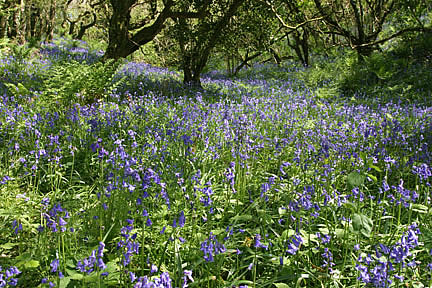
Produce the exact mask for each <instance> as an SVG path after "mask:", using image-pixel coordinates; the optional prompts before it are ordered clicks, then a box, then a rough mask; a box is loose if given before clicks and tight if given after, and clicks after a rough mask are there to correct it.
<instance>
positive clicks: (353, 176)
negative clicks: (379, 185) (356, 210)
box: [347, 171, 366, 187]
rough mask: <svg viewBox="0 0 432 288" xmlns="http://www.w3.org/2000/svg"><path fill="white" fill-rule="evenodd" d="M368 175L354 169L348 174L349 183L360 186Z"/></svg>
mask: <svg viewBox="0 0 432 288" xmlns="http://www.w3.org/2000/svg"><path fill="white" fill-rule="evenodd" d="M365 179H366V177H365V176H364V175H361V174H360V173H358V172H356V171H354V172H351V173H350V174H348V177H347V181H348V184H350V185H351V186H353V187H359V186H361V185H363V183H364V181H365Z"/></svg>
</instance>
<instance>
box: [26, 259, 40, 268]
mask: <svg viewBox="0 0 432 288" xmlns="http://www.w3.org/2000/svg"><path fill="white" fill-rule="evenodd" d="M39 265H40V263H39V261H37V260H33V259H32V260H30V261H27V262H25V263H24V267H25V268H37V267H39Z"/></svg>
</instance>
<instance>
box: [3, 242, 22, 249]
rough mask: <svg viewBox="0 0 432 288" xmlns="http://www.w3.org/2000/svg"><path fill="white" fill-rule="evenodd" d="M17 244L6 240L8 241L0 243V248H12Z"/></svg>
mask: <svg viewBox="0 0 432 288" xmlns="http://www.w3.org/2000/svg"><path fill="white" fill-rule="evenodd" d="M17 245H18V243H10V242H8V243H5V244H3V245H1V246H0V248H2V249H5V250H10V249H12V248H13V247H15V246H17Z"/></svg>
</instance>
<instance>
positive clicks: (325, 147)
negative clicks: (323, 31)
mask: <svg viewBox="0 0 432 288" xmlns="http://www.w3.org/2000/svg"><path fill="white" fill-rule="evenodd" d="M101 55H103V52H100V51H94V50H92V49H90V48H89V47H88V46H87V45H86V44H85V43H84V42H79V43H78V44H76V43H75V45H70V43H69V42H68V41H66V40H61V39H60V40H57V41H56V42H53V43H44V44H42V45H41V48H40V49H38V50H37V51H35V52H34V53H31V54H30V55H28V56H26V57H19V55H17V54H15V55H6V54H5V55H3V56H2V58H1V59H0V97H1V101H0V195H1V201H0V235H1V237H0V287H12V286H16V287H64V288H65V287H98V288H100V287H276V288H287V287H432V205H431V204H432V188H431V183H432V164H431V163H432V162H431V160H432V106H430V105H428V104H427V103H418V102H409V101H405V102H404V101H402V100H400V99H394V101H387V100H386V101H379V100H380V99H379V98H380V97H378V96H374V95H370V94H368V95H365V93H360V92H359V93H358V94H357V96H353V97H340V98H335V97H324V96H323V91H324V90H323V89H326V87H327V88H328V84H327V82H325V81H321V82H317V85H318V86H317V87H312V86H311V85H308V83H307V81H305V76H304V75H306V74H307V73H311V72H309V70H308V69H312V68H304V67H302V66H299V65H296V64H295V63H293V62H289V61H288V62H286V63H284V64H282V65H279V66H276V65H273V64H257V65H255V66H253V67H251V68H248V69H243V70H242V71H240V73H239V74H238V76H236V77H228V76H227V75H225V74H224V73H223V72H221V71H208V72H207V73H205V74H204V75H203V77H202V86H203V88H202V89H197V88H193V87H187V86H184V85H182V83H181V75H180V74H181V73H180V72H177V71H176V70H169V69H165V68H158V67H153V66H151V65H148V64H144V63H137V62H132V61H129V62H126V61H107V62H100V61H98V59H99V58H100V57H101ZM326 85H327V86H326ZM367 93H372V92H370V91H369V92H367ZM92 99H96V100H95V101H91V100H92ZM399 100H400V101H399Z"/></svg>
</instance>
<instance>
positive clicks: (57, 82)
mask: <svg viewBox="0 0 432 288" xmlns="http://www.w3.org/2000/svg"><path fill="white" fill-rule="evenodd" d="M121 64H122V61H120V60H119V61H113V60H109V61H107V62H96V63H93V64H90V65H87V64H82V63H79V62H76V61H71V62H61V63H60V64H57V65H55V66H54V67H52V68H51V69H50V71H49V72H48V73H47V77H46V78H45V81H44V97H46V98H47V100H48V101H51V102H56V101H60V102H61V103H65V104H67V105H71V104H72V103H75V102H78V103H80V104H89V103H93V102H96V101H98V100H101V99H103V98H105V97H106V95H109V94H110V92H111V91H112V90H113V89H114V88H115V87H116V85H118V84H119V82H120V81H118V82H117V83H114V75H115V72H116V71H117V69H118V67H119V66H120V65H121Z"/></svg>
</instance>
